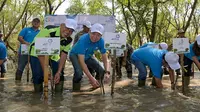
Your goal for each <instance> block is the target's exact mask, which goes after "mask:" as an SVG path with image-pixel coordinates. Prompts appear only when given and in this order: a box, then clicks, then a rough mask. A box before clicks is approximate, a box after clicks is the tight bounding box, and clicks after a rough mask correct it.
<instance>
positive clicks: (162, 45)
mask: <svg viewBox="0 0 200 112" xmlns="http://www.w3.org/2000/svg"><path fill="white" fill-rule="evenodd" d="M159 45H160V47H161V48H162V49H163V50H167V48H168V45H167V43H165V42H161V43H160V44H159Z"/></svg>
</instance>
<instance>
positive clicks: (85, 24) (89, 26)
mask: <svg viewBox="0 0 200 112" xmlns="http://www.w3.org/2000/svg"><path fill="white" fill-rule="evenodd" d="M83 25H84V26H86V27H87V28H91V23H90V21H85V22H83Z"/></svg>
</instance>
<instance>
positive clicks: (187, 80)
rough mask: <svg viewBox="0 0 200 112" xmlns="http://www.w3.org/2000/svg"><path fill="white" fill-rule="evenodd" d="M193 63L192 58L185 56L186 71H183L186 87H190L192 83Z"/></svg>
mask: <svg viewBox="0 0 200 112" xmlns="http://www.w3.org/2000/svg"><path fill="white" fill-rule="evenodd" d="M192 63H193V61H192V60H190V59H189V58H187V57H186V56H184V68H185V69H186V71H185V70H184V71H183V72H184V85H185V86H186V87H188V85H189V84H190V75H191V73H192V71H191V69H192Z"/></svg>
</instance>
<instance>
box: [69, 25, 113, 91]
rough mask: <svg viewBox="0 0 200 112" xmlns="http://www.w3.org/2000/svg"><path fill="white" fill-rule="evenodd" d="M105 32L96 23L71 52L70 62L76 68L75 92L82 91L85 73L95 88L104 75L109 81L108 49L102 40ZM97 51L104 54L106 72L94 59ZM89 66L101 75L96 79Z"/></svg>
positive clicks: (74, 78)
mask: <svg viewBox="0 0 200 112" xmlns="http://www.w3.org/2000/svg"><path fill="white" fill-rule="evenodd" d="M103 32H104V27H103V26H102V25H101V24H99V23H96V24H94V25H93V26H92V27H91V30H90V32H89V33H88V34H84V35H83V36H81V37H80V39H79V40H78V42H77V43H76V44H75V45H74V46H73V48H72V50H71V52H70V60H71V62H72V65H73V67H74V77H73V91H79V90H80V81H81V79H82V75H83V72H84V73H85V74H86V75H87V77H88V79H89V81H90V83H91V85H92V86H93V88H98V87H99V86H100V85H99V82H98V81H97V80H103V78H104V74H105V81H107V80H108V79H109V71H108V65H107V56H106V49H105V48H104V40H103V38H102V34H103ZM96 50H99V51H100V52H101V54H102V60H103V63H104V69H105V70H104V69H103V67H102V66H101V65H100V64H99V63H98V61H97V60H95V59H94V58H93V54H94V51H96ZM86 64H87V65H86ZM87 66H88V67H91V68H93V69H94V70H95V72H97V74H99V76H98V77H96V79H95V78H94V77H93V76H92V75H91V73H90V72H89V70H88V67H87ZM82 71H83V72H82Z"/></svg>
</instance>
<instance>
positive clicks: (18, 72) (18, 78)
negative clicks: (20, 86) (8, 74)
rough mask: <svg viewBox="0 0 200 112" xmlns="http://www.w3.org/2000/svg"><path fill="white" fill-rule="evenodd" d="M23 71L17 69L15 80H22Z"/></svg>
mask: <svg viewBox="0 0 200 112" xmlns="http://www.w3.org/2000/svg"><path fill="white" fill-rule="evenodd" d="M22 73H23V72H22V71H20V70H17V71H16V74H15V80H16V81H21V78H22Z"/></svg>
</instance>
